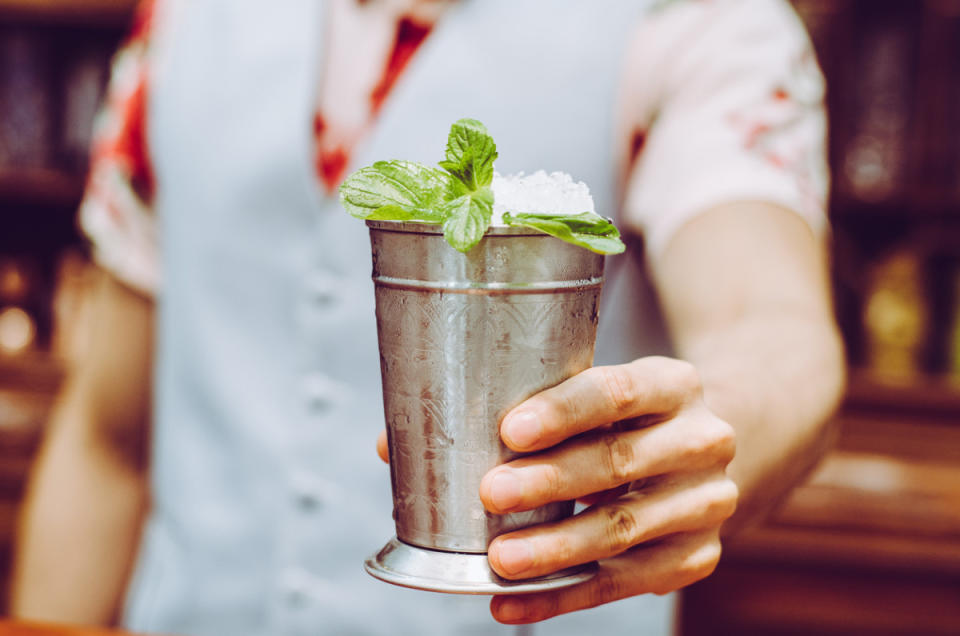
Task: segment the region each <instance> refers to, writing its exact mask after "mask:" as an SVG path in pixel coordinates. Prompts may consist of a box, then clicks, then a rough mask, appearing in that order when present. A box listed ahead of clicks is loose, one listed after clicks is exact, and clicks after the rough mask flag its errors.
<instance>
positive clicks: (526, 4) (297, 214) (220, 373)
mask: <svg viewBox="0 0 960 636" xmlns="http://www.w3.org/2000/svg"><path fill="white" fill-rule="evenodd" d="M323 4H324V3H322V2H317V1H315V0H284V1H282V2H258V1H254V0H243V1H241V0H174V1H172V2H167V3H165V5H164V6H165V9H164V13H162V14H161V15H160V16H159V17H160V20H161V22H160V24H159V27H158V33H159V36H158V37H159V38H160V42H159V43H158V50H160V51H161V53H162V54H161V55H160V57H159V59H158V60H157V64H156V68H155V72H154V76H153V80H152V81H153V84H152V86H153V89H152V99H151V102H150V110H149V114H150V118H151V119H150V142H151V149H152V155H153V160H154V165H155V168H156V174H157V180H158V185H159V187H158V197H157V201H156V205H157V214H158V216H159V220H160V227H161V232H160V235H161V242H162V243H161V250H162V254H163V257H162V259H163V260H162V278H163V284H162V290H161V293H160V302H159V335H158V338H159V340H158V346H157V352H158V366H157V385H156V417H155V424H154V435H153V448H152V453H153V455H152V458H153V459H152V461H153V465H152V469H153V481H152V486H153V497H154V499H153V513H152V515H151V517H150V520H149V522H148V525H147V528H146V533H145V537H144V542H143V545H142V548H141V553H140V558H139V562H138V565H137V569H136V572H135V576H134V581H133V584H132V587H131V591H130V593H129V596H128V599H127V605H126V614H125V616H126V623H127V625H128V626H129V627H131V628H132V629H135V630H138V631H141V630H142V631H149V632H162V633H171V634H196V635H201V634H202V635H206V634H223V635H230V636H239V635H244V634H264V635H271V636H280V635H288V634H290V635H293V634H298V635H299V634H303V635H308V634H309V635H314V634H338V635H339V634H354V633H356V634H367V633H383V634H488V633H490V634H500V633H513V631H514V630H513V628H507V627H503V626H499V625H497V624H496V623H494V621H493V620H492V619H491V618H490V616H489V613H488V609H487V605H488V599H486V598H478V597H458V596H447V595H438V594H431V593H427V592H417V591H412V590H405V589H402V588H398V587H394V586H390V585H387V584H384V583H381V582H379V581H376V580H374V579H372V578H371V577H369V576H368V575H366V574H365V573H364V572H363V570H362V567H361V562H362V560H363V558H364V557H366V556H367V555H369V554H370V553H371V552H373V551H374V550H376V549H378V548H379V547H380V546H381V545H382V544H383V543H384V542H385V541H386V540H387V539H388V538H390V536H391V535H392V534H393V523H392V519H391V515H390V512H391V499H390V483H389V475H388V470H387V468H386V466H384V465H382V464H381V463H380V461H379V460H378V459H377V458H376V456H375V453H374V440H375V439H376V436H377V433H378V431H379V430H380V429H381V428H382V426H383V413H382V410H381V409H382V407H381V400H380V377H379V359H378V354H377V342H376V330H375V322H374V307H373V286H372V284H371V282H370V267H371V265H370V256H369V240H368V236H367V230H366V228H365V226H364V224H363V223H361V222H360V221H357V220H355V219H352V218H350V217H348V216H347V215H346V214H345V213H344V212H343V210H342V209H341V208H340V206H339V205H338V203H337V201H336V199H335V198H331V197H327V196H326V195H325V194H324V193H322V192H320V190H319V189H318V186H317V182H316V179H315V177H314V170H313V167H312V165H311V156H312V149H311V133H310V131H311V124H312V115H313V113H312V107H313V104H314V103H315V99H314V97H315V95H314V91H315V85H316V78H317V66H318V63H319V52H320V51H321V50H322V47H323V42H322V34H323V32H324V29H323V19H324V10H323ZM645 5H646V3H645V2H642V1H640V2H638V1H636V0H633V1H630V0H623V1H616V0H592V1H590V2H585V1H583V0H539V1H534V0H472V1H463V2H461V3H459V4H458V5H456V6H455V7H454V8H453V9H451V10H450V12H449V13H448V14H447V15H446V16H445V18H444V19H443V20H442V21H441V23H440V25H439V26H438V27H437V28H436V30H435V32H434V33H433V34H432V35H431V36H430V38H428V40H427V41H426V43H425V44H424V45H423V48H422V49H421V51H420V52H419V53H418V55H417V57H416V58H415V59H414V61H413V63H412V64H411V66H410V67H409V69H408V71H407V74H406V75H405V76H404V77H403V79H402V80H401V82H400V83H399V85H398V86H397V88H396V89H395V92H394V94H392V95H391V97H390V98H389V100H388V101H387V103H386V105H385V108H384V111H383V114H382V117H381V119H380V121H379V124H378V125H377V128H376V130H375V131H374V133H373V135H372V137H371V138H370V139H369V140H368V141H367V143H365V144H364V145H363V148H362V152H361V153H360V155H359V156H357V157H355V163H354V164H353V165H352V166H351V170H352V169H355V168H357V167H359V166H361V165H366V164H368V163H371V162H372V161H373V160H374V159H381V158H394V157H397V158H407V159H413V160H419V161H423V162H426V163H435V162H436V161H437V160H438V159H439V158H441V156H442V152H443V148H444V142H445V139H446V134H447V130H448V128H449V125H450V123H451V122H453V121H454V120H456V119H458V118H460V117H464V116H469V117H474V118H477V119H480V120H482V121H483V122H485V123H486V124H487V126H488V127H489V129H490V130H491V132H492V134H493V135H494V137H495V139H496V140H497V143H498V146H499V151H500V156H501V157H502V159H501V160H500V161H499V162H498V165H497V167H498V169H499V170H500V171H501V172H513V171H519V170H525V171H532V170H535V169H538V168H545V169H547V170H563V171H566V172H569V173H571V174H573V175H575V176H576V177H577V178H578V179H582V180H584V181H586V182H587V183H588V184H590V186H591V188H592V189H593V191H594V193H595V198H596V201H597V208H598V210H600V211H602V212H607V213H612V212H613V210H614V205H615V201H614V197H615V193H614V187H613V186H614V184H613V178H614V175H615V174H616V172H615V169H614V165H613V153H612V147H613V146H612V143H611V140H612V135H613V129H612V121H613V112H614V96H615V88H616V84H617V81H618V79H619V76H620V73H621V69H622V58H623V55H624V50H625V44H626V39H627V36H628V34H629V32H630V31H631V29H632V28H633V26H634V25H635V24H636V20H637V19H638V17H639V15H640V13H641V11H642V10H643V9H642V8H643V7H644V6H645ZM631 326H632V328H634V329H639V327H638V326H637V325H631ZM668 611H669V609H668V607H667V606H666V605H665V604H664V600H663V599H660V598H658V597H644V598H639V599H633V600H630V601H626V602H621V603H617V604H614V605H613V606H609V607H606V608H602V609H598V610H594V611H591V612H588V613H584V614H580V615H577V616H575V617H572V618H570V619H557V620H555V621H550V622H547V623H545V624H544V625H542V626H538V627H537V628H536V630H535V632H534V633H537V634H552V633H557V634H560V633H571V634H573V633H587V632H593V633H604V634H627V633H630V634H634V633H643V634H663V633H667V627H666V625H667V624H668V616H667V614H668ZM592 621H601V624H602V627H599V628H597V627H594V628H593V629H591V628H590V627H588V626H589V625H590V624H591V622H592ZM527 633H529V632H527Z"/></svg>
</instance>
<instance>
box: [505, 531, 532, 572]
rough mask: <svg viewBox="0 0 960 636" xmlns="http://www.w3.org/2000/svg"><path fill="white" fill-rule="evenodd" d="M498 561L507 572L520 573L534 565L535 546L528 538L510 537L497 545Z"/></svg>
mask: <svg viewBox="0 0 960 636" xmlns="http://www.w3.org/2000/svg"><path fill="white" fill-rule="evenodd" d="M497 562H498V563H500V568H501V569H502V570H503V571H504V572H506V573H507V574H520V573H521V572H523V571H524V570H529V569H530V567H531V566H532V565H533V546H532V545H530V542H529V541H527V540H526V539H508V540H506V541H502V542H500V545H498V546H497Z"/></svg>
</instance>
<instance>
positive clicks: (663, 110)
mask: <svg viewBox="0 0 960 636" xmlns="http://www.w3.org/2000/svg"><path fill="white" fill-rule="evenodd" d="M453 1H454V0H363V1H361V0H330V1H329V2H328V4H327V7H326V10H327V11H328V12H329V13H328V15H329V18H330V19H329V20H328V29H329V33H328V36H329V37H328V38H327V45H326V50H324V51H323V53H324V65H323V67H322V68H320V69H319V74H318V75H319V77H318V80H317V97H316V109H315V117H314V125H313V130H312V131H310V130H305V131H304V134H312V135H313V140H314V145H313V147H314V162H315V172H316V176H317V182H318V187H321V188H323V189H325V190H326V191H327V192H331V193H332V192H335V190H336V187H337V185H338V184H339V183H340V181H341V180H342V179H343V177H344V176H345V172H346V170H347V167H348V165H349V160H350V157H351V155H352V154H353V153H354V151H355V150H356V148H357V147H358V144H361V143H363V140H364V137H365V136H366V134H367V132H368V131H369V130H370V129H371V127H372V126H374V125H375V124H376V119H377V114H378V111H379V110H380V108H381V107H382V105H383V104H384V102H385V100H387V99H389V95H390V92H391V89H392V88H393V87H394V86H395V85H396V84H397V82H402V81H403V71H404V68H405V67H406V66H407V64H408V63H409V62H410V60H411V59H412V58H413V57H414V56H415V55H416V51H417V49H418V47H419V45H420V44H421V43H422V42H423V41H424V40H425V39H426V38H428V37H429V35H430V32H431V28H432V26H433V25H434V24H435V22H436V21H437V20H442V19H443V12H444V10H445V9H446V8H447V7H448V6H449V5H450V4H452V2H453ZM162 10H163V0H145V1H144V2H143V3H142V4H141V7H140V9H139V11H138V13H137V17H136V19H135V21H134V25H133V28H132V30H131V33H130V35H129V37H128V39H127V41H126V42H125V44H124V45H123V47H122V48H121V50H120V51H119V52H118V53H117V55H116V57H115V58H114V62H113V68H112V74H111V80H110V85H109V88H108V94H107V97H106V102H105V104H104V107H103V109H102V111H101V113H100V115H99V116H98V119H97V122H96V126H95V132H94V143H93V146H92V161H91V169H90V174H89V179H88V184H87V188H86V193H85V196H84V199H83V202H82V204H81V208H80V213H79V214H80V223H81V226H82V228H83V230H84V231H85V233H86V234H87V236H88V237H89V238H90V239H91V241H92V243H93V246H94V253H95V258H96V259H97V261H98V262H99V263H100V264H101V265H102V266H103V267H105V268H106V269H108V270H110V271H111V272H113V273H114V274H115V275H116V276H117V277H118V278H120V279H121V280H123V281H125V282H126V283H128V284H129V285H131V286H133V287H134V288H136V289H138V290H140V291H142V292H144V293H147V294H153V293H154V292H155V291H156V290H157V289H158V286H159V283H160V274H161V272H160V269H161V268H160V258H159V250H158V246H157V230H156V227H155V224H156V220H155V218H154V214H153V212H152V207H151V203H152V201H153V197H154V194H155V190H156V184H155V183H154V178H153V172H152V170H151V160H150V144H149V139H148V135H147V133H146V131H147V118H148V117H149V116H150V112H149V93H150V87H151V61H152V60H153V59H154V58H155V54H156V51H155V50H154V47H155V46H156V45H155V42H156V40H157V39H156V38H154V37H153V36H154V35H155V34H154V29H155V28H156V26H155V25H157V24H158V22H160V21H159V20H157V19H156V14H157V13H158V12H161V11H162ZM358 52H359V53H358ZM823 97H824V82H823V78H822V76H821V74H820V71H819V69H818V67H817V63H816V59H815V56H814V53H813V50H812V47H811V44H810V41H809V39H808V37H807V34H806V32H805V31H804V29H803V26H802V25H801V23H800V21H799V19H798V18H797V16H796V15H795V13H794V12H793V10H792V9H791V7H790V5H789V4H788V3H787V2H786V0H673V1H666V2H657V3H655V4H654V5H653V7H652V8H651V9H650V10H649V11H648V12H647V13H646V14H645V16H644V18H643V19H642V20H640V21H639V23H638V24H637V25H636V28H635V33H634V36H633V38H632V44H631V46H630V48H629V51H628V53H627V56H626V59H625V60H624V67H623V82H622V87H621V96H620V101H619V103H618V104H615V105H613V104H612V105H611V108H616V113H617V127H618V128H617V129H618V135H617V139H618V143H619V147H618V148H616V149H613V150H612V151H615V152H618V153H619V158H620V165H621V166H622V177H623V179H622V184H623V209H622V211H621V219H622V222H623V223H624V224H625V225H626V226H627V227H628V228H630V229H631V230H633V231H635V232H637V233H639V234H642V235H643V236H644V240H645V243H646V245H647V253H648V255H649V256H650V257H653V258H655V257H656V255H657V254H658V253H659V251H660V250H662V249H663V247H664V246H665V245H666V244H667V242H668V241H669V239H670V237H671V236H672V235H673V233H674V232H675V231H676V230H677V229H678V228H679V227H680V226H681V225H683V224H684V223H685V222H686V221H688V220H689V219H691V218H692V217H693V216H695V215H696V214H698V213H700V212H702V211H705V210H707V209H709V208H711V207H712V206H715V205H718V204H722V203H729V202H735V201H745V200H752V201H766V202H770V203H774V204H777V205H780V206H782V207H784V208H786V209H789V210H791V211H793V212H795V213H796V214H798V215H800V216H801V217H802V218H804V219H805V220H806V221H807V222H808V223H809V225H810V227H811V229H812V230H813V231H814V232H815V233H817V234H820V233H822V232H823V231H824V230H825V227H826V215H825V201H826V193H827V187H828V171H827V166H826V159H825V138H826V118H825V115H824V108H823ZM574 176H576V175H574Z"/></svg>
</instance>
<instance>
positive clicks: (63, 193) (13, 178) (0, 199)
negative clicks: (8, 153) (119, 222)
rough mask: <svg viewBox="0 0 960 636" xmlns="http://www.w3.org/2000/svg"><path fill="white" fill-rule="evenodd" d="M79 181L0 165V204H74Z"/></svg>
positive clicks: (80, 189)
mask: <svg viewBox="0 0 960 636" xmlns="http://www.w3.org/2000/svg"><path fill="white" fill-rule="evenodd" d="M0 2H2V0H0ZM83 184H84V178H83V177H82V176H78V175H75V174H70V173H67V172H63V171H58V170H40V169H29V170H23V169H0V206H6V205H9V204H21V205H29V206H45V207H64V208H71V209H72V208H76V207H77V205H78V204H79V203H80V197H81V196H83ZM0 211H2V207H0Z"/></svg>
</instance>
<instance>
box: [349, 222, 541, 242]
mask: <svg viewBox="0 0 960 636" xmlns="http://www.w3.org/2000/svg"><path fill="white" fill-rule="evenodd" d="M365 223H366V224H367V227H369V228H370V229H372V230H384V231H387V232H408V233H411V234H443V226H442V225H440V224H439V223H425V222H423V221H370V220H367V221H365ZM484 236H542V237H544V238H552V237H550V235H549V234H546V233H545V232H541V231H539V230H535V229H533V228H529V227H518V226H507V225H491V226H490V227H489V228H488V229H487V231H486V233H485V234H484Z"/></svg>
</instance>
